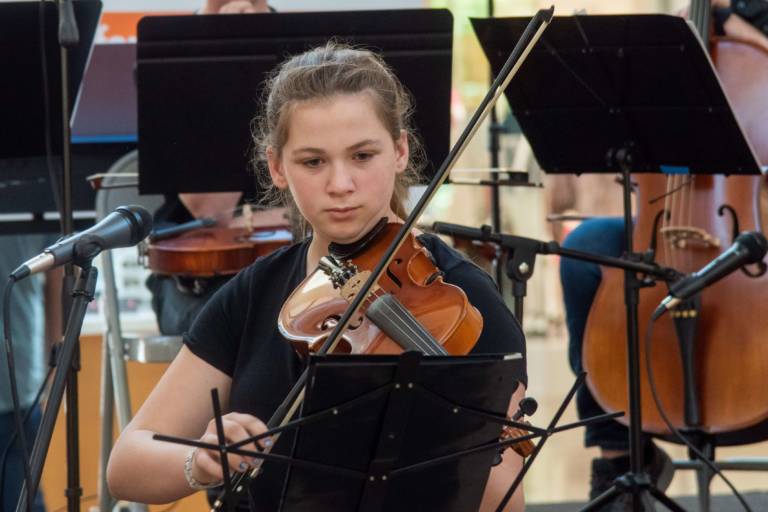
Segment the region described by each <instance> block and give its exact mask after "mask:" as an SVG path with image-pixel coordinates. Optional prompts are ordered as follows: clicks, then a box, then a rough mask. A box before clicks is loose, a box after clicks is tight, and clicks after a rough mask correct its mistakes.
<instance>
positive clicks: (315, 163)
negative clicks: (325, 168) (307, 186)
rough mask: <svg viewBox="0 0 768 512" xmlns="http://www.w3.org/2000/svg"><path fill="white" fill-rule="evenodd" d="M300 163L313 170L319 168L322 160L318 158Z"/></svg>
mask: <svg viewBox="0 0 768 512" xmlns="http://www.w3.org/2000/svg"><path fill="white" fill-rule="evenodd" d="M301 163H302V164H303V165H305V166H306V167H311V168H315V167H319V166H320V164H321V163H322V160H321V159H319V158H310V159H309V160H304V161H303V162H301Z"/></svg>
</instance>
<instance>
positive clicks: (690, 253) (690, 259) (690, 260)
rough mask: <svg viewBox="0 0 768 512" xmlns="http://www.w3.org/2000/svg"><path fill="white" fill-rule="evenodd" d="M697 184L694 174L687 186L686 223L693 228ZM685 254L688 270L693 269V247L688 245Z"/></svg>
mask: <svg viewBox="0 0 768 512" xmlns="http://www.w3.org/2000/svg"><path fill="white" fill-rule="evenodd" d="M695 185H696V175H692V176H691V178H690V179H689V180H688V186H687V187H686V188H687V189H688V190H687V193H688V222H687V223H686V226H687V227H688V228H693V227H694V226H693V200H694V196H693V192H694V187H695ZM685 254H686V256H687V260H688V261H687V264H688V266H687V268H686V270H693V251H691V247H687V250H686V251H685Z"/></svg>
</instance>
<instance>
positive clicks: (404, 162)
mask: <svg viewBox="0 0 768 512" xmlns="http://www.w3.org/2000/svg"><path fill="white" fill-rule="evenodd" d="M395 155H396V156H395V165H396V167H397V168H396V169H395V172H397V173H398V174H400V173H402V172H405V168H406V167H408V132H407V131H405V130H400V137H399V138H398V139H397V140H396V141H395Z"/></svg>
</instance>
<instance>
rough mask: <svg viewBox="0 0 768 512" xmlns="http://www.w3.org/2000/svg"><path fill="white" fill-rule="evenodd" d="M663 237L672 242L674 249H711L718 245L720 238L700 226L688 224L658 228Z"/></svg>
mask: <svg viewBox="0 0 768 512" xmlns="http://www.w3.org/2000/svg"><path fill="white" fill-rule="evenodd" d="M659 233H661V234H662V235H663V236H664V239H665V240H666V241H667V242H669V243H670V244H672V247H674V248H675V249H686V248H689V247H701V248H704V249H711V248H713V247H720V240H719V239H718V238H717V237H715V236H712V235H711V234H709V233H707V231H706V230H704V229H701V228H694V227H689V226H668V227H665V228H661V229H660V230H659Z"/></svg>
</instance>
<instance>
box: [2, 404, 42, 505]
mask: <svg viewBox="0 0 768 512" xmlns="http://www.w3.org/2000/svg"><path fill="white" fill-rule="evenodd" d="M25 413H26V411H22V414H25ZM41 416H42V414H41V412H40V407H39V406H37V407H35V409H34V410H33V411H32V414H31V415H30V417H29V421H27V423H26V424H25V425H24V426H25V429H24V434H25V435H26V441H27V449H28V450H30V451H31V450H32V443H33V442H34V440H35V435H36V434H37V429H38V427H39V426H40V418H41ZM14 432H16V423H15V422H14V420H13V411H11V412H5V413H0V456H2V453H3V451H4V450H5V448H6V447H7V446H8V442H9V441H10V440H11V436H12V435H13V434H14ZM23 482H24V459H23V457H22V453H21V446H20V445H19V438H18V436H16V439H15V442H14V444H13V447H11V450H10V452H9V453H8V456H7V459H6V461H5V473H4V474H3V480H2V492H3V499H2V502H1V503H2V506H3V508H2V510H4V511H13V510H16V503H17V502H18V500H19V492H20V491H21V486H22V484H23ZM32 510H33V511H34V512H45V504H44V502H43V495H42V493H41V492H40V491H39V490H38V492H37V495H36V496H35V501H34V503H33V505H32Z"/></svg>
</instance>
